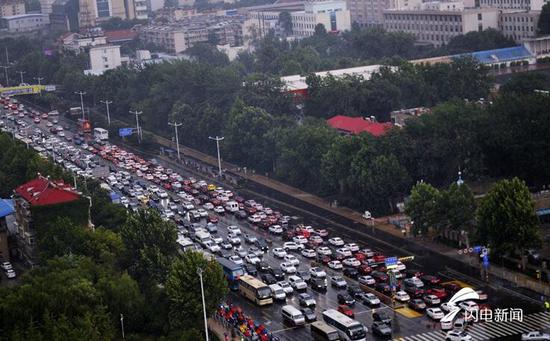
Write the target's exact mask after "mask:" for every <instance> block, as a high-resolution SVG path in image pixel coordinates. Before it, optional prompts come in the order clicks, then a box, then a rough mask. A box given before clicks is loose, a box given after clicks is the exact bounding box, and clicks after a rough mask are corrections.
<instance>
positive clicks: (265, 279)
mask: <svg viewBox="0 0 550 341" xmlns="http://www.w3.org/2000/svg"><path fill="white" fill-rule="evenodd" d="M260 279H261V280H262V282H264V283H265V284H267V285H270V284H275V283H277V280H276V279H275V277H273V276H272V275H271V274H261V275H260Z"/></svg>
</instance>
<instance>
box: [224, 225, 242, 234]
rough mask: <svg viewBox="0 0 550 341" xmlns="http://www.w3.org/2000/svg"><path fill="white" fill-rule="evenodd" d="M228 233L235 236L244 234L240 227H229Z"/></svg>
mask: <svg viewBox="0 0 550 341" xmlns="http://www.w3.org/2000/svg"><path fill="white" fill-rule="evenodd" d="M227 232H229V233H232V234H235V235H241V234H242V232H241V229H240V228H239V227H238V226H235V225H229V226H228V227H227Z"/></svg>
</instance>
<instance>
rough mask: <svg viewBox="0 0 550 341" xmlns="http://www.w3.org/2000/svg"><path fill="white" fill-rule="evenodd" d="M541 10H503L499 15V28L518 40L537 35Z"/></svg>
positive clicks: (509, 36)
mask: <svg viewBox="0 0 550 341" xmlns="http://www.w3.org/2000/svg"><path fill="white" fill-rule="evenodd" d="M539 16H540V11H522V10H503V11H502V12H501V13H500V16H499V23H498V26H499V29H500V31H501V32H502V34H503V35H505V36H506V37H508V38H511V39H514V41H516V42H518V43H519V42H521V40H523V39H526V38H534V37H536V36H537V27H538V23H539Z"/></svg>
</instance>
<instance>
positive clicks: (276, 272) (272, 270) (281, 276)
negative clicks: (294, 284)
mask: <svg viewBox="0 0 550 341" xmlns="http://www.w3.org/2000/svg"><path fill="white" fill-rule="evenodd" d="M269 273H270V274H272V275H273V277H275V279H276V280H278V281H282V280H284V279H285V273H284V272H283V270H281V269H277V268H270V269H269Z"/></svg>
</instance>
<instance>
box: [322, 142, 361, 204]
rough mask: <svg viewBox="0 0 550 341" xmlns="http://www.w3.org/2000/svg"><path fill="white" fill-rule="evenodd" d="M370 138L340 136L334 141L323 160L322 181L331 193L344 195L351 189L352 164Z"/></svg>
mask: <svg viewBox="0 0 550 341" xmlns="http://www.w3.org/2000/svg"><path fill="white" fill-rule="evenodd" d="M368 136H370V135H367V134H365V135H361V136H338V137H336V138H335V139H334V141H333V143H332V144H331V145H330V147H329V149H328V150H327V152H326V153H325V154H324V155H323V157H322V159H321V175H322V180H323V184H324V185H325V186H326V187H327V189H328V190H329V191H335V192H338V193H340V194H344V193H345V192H346V191H347V190H348V189H349V186H348V183H349V181H348V180H349V179H348V176H349V171H350V168H351V163H352V161H353V158H354V157H355V155H356V154H357V153H358V152H359V150H360V149H361V145H362V144H363V143H368V142H367V141H369V139H368Z"/></svg>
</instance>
